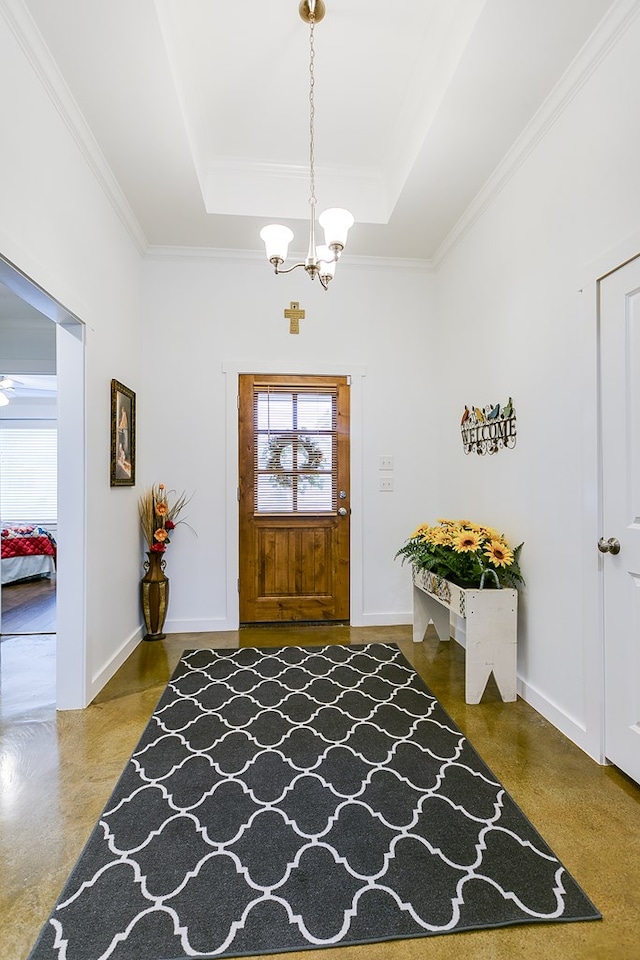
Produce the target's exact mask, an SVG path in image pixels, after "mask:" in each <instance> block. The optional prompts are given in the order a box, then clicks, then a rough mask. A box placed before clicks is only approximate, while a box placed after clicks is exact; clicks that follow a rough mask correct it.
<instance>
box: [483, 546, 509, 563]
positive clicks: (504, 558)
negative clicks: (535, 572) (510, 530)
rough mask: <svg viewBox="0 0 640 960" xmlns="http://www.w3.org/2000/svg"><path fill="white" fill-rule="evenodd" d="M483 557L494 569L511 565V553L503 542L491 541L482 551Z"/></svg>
mask: <svg viewBox="0 0 640 960" xmlns="http://www.w3.org/2000/svg"><path fill="white" fill-rule="evenodd" d="M484 555H485V557H488V558H489V560H491V562H492V563H493V564H494V566H496V567H510V566H511V564H512V563H513V551H512V550H510V549H509V547H508V546H507V544H506V543H505V542H504V540H492V541H491V543H490V544H489V545H488V546H487V548H486V550H485V551H484Z"/></svg>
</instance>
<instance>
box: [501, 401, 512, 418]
mask: <svg viewBox="0 0 640 960" xmlns="http://www.w3.org/2000/svg"><path fill="white" fill-rule="evenodd" d="M502 416H503V417H504V418H505V419H506V418H507V417H512V416H513V400H512V399H511V397H509V402H508V403H507V404H506V406H505V407H503V410H502Z"/></svg>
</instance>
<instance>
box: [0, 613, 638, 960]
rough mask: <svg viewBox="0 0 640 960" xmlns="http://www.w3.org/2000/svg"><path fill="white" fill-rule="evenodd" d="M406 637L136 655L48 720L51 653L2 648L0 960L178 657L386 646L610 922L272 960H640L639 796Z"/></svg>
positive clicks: (327, 629) (351, 633)
mask: <svg viewBox="0 0 640 960" xmlns="http://www.w3.org/2000/svg"><path fill="white" fill-rule="evenodd" d="M410 637H411V628H410V627H408V626H401V627H368V628H355V627H346V626H335V627H331V626H322V627H319V626H307V627H304V626H300V627H288V626H281V627H259V628H245V629H242V630H240V631H238V632H231V633H215V634H213V633H210V634H174V635H170V636H168V637H167V639H166V640H164V641H156V642H153V643H141V644H140V645H139V646H138V647H137V649H136V650H135V651H134V653H133V654H132V655H131V656H130V658H129V659H128V661H127V662H126V663H125V664H124V665H123V666H122V667H121V669H120V670H119V671H118V673H117V674H116V676H115V677H114V678H113V679H112V680H111V682H110V683H109V684H108V685H107V686H106V687H105V689H104V690H103V691H102V692H101V694H100V695H99V696H98V697H97V698H96V700H95V702H94V703H93V704H92V705H91V706H90V707H88V708H87V709H86V710H83V711H70V712H64V713H58V714H57V713H56V711H55V706H54V704H55V691H54V676H55V638H53V637H44V636H26V637H8V638H5V639H3V641H2V643H1V644H0V679H1V700H0V704H1V705H0V737H1V740H2V744H3V746H2V751H1V752H0V850H1V856H0V960H25V958H26V957H27V956H28V954H29V950H30V948H31V946H32V945H33V943H34V941H35V939H36V937H37V935H38V933H39V931H40V928H41V926H42V924H43V923H44V922H45V921H46V919H47V917H48V915H49V912H50V910H51V908H52V907H53V904H54V902H55V900H56V898H57V896H58V894H59V892H60V890H61V888H62V885H63V883H64V881H65V879H66V877H67V875H68V873H69V872H70V870H71V868H72V867H73V864H74V862H75V860H76V858H77V857H78V855H79V854H80V852H81V849H82V847H83V845H84V843H85V841H86V839H87V837H88V835H89V832H90V830H91V829H92V827H93V826H94V824H95V822H96V820H97V819H98V817H99V815H100V812H101V810H102V808H103V807H104V805H105V804H106V802H107V800H108V798H109V795H110V794H111V791H112V789H113V787H114V785H115V782H116V780H117V778H118V776H119V774H120V772H121V771H122V768H123V766H124V764H125V763H126V761H127V759H128V758H129V756H130V754H131V753H132V751H133V750H134V748H135V745H136V743H137V740H138V738H139V736H140V734H141V732H142V730H143V728H144V726H145V724H146V723H147V721H148V719H149V717H150V715H151V713H152V711H153V709H154V707H155V705H156V703H157V701H158V699H159V697H160V695H161V693H162V690H163V688H164V686H165V684H166V682H167V680H168V678H169V676H170V674H171V672H172V670H173V668H174V666H175V664H176V663H177V661H178V659H179V657H180V655H181V653H182V651H183V650H184V649H193V648H195V647H225V648H234V647H237V646H239V645H240V646H280V645H283V644H298V645H303V646H308V645H322V644H326V643H345V644H348V643H366V642H371V641H390V642H396V643H398V644H399V646H400V647H401V649H402V651H403V652H404V653H405V655H406V656H407V657H408V659H409V660H410V661H411V662H412V663H413V664H414V666H415V667H416V669H417V670H418V672H419V673H420V674H421V675H422V677H423V678H424V679H425V681H426V682H427V684H428V685H429V686H430V687H431V689H432V690H433V692H434V693H435V694H436V696H438V698H439V699H440V701H441V703H442V704H443V706H444V707H445V709H446V710H448V712H449V713H450V714H451V715H452V717H453V719H454V720H455V721H456V722H457V723H458V725H459V726H460V727H461V728H462V730H463V732H464V733H465V734H466V735H467V736H468V737H469V739H470V740H471V742H472V744H473V745H474V746H475V747H476V749H477V750H478V751H479V753H480V754H481V756H482V757H483V759H484V760H485V761H486V762H487V763H488V764H489V766H490V767H491V768H492V769H493V772H494V773H495V775H496V776H497V777H498V778H499V779H500V780H501V781H502V783H503V784H504V786H505V787H506V788H507V790H508V791H509V792H510V793H511V795H512V796H513V798H514V799H515V800H516V802H517V803H518V804H519V805H520V807H521V808H522V809H523V810H524V812H525V813H526V814H527V815H528V817H529V818H530V819H531V820H532V821H533V823H534V825H535V826H536V827H537V828H538V830H539V831H540V833H541V834H542V835H543V837H544V839H545V840H546V841H547V842H548V843H549V844H550V846H551V847H552V848H553V850H554V852H555V853H556V855H557V856H558V857H559V858H560V859H561V861H562V862H563V863H564V865H565V866H566V867H567V869H568V870H569V871H570V872H571V873H572V874H573V876H574V877H575V879H576V880H577V881H578V883H579V884H580V885H581V886H582V887H583V889H584V890H585V892H586V893H587V894H588V896H589V897H590V898H591V899H592V900H593V901H594V903H595V905H596V906H597V907H598V909H599V910H600V911H601V912H602V914H603V916H604V919H603V920H602V921H595V922H589V923H570V924H555V925H554V924H548V925H532V926H523V927H508V928H504V929H498V930H487V931H477V932H473V933H459V934H453V935H448V936H446V935H445V936H437V937H431V938H428V939H424V938H421V939H419V940H401V941H393V942H388V943H382V944H369V945H366V946H362V947H343V948H336V949H334V950H319V951H305V952H304V954H291V953H288V954H285V955H282V958H281V960H311V958H312V957H313V956H316V957H317V960H418V958H420V960H423V958H425V957H428V958H429V960H446V958H455V960H513V958H518V957H521V958H525V957H526V958H530V960H537V958H549V960H640V882H639V877H640V787H638V786H637V785H636V784H634V783H632V782H631V781H629V780H628V779H627V778H626V777H624V776H623V775H622V774H621V773H620V772H619V771H617V770H616V769H615V768H613V767H601V766H599V765H598V764H596V763H594V762H593V761H592V760H590V759H589V758H588V757H587V756H585V754H584V753H582V751H581V750H579V749H578V747H576V746H574V745H573V744H572V743H571V742H569V741H568V740H567V739H566V738H565V737H563V736H562V734H560V733H559V732H558V731H557V730H556V729H555V728H554V727H552V726H551V725H550V724H549V723H547V722H546V721H545V720H543V719H542V717H541V716H540V715H539V714H538V713H536V712H535V711H534V710H533V709H532V708H531V707H529V706H528V705H527V704H526V703H524V701H522V700H518V701H517V703H502V701H501V700H500V697H499V695H498V693H497V690H496V688H495V686H493V684H492V683H491V684H490V686H489V687H488V688H487V691H486V692H485V696H484V698H483V701H482V703H480V704H477V705H474V706H471V705H467V704H465V702H464V651H463V650H461V648H460V647H458V646H457V645H456V644H455V643H450V644H449V643H439V642H438V640H437V638H436V637H435V635H434V636H431V634H430V633H429V634H428V635H427V639H426V640H425V641H423V642H422V643H420V644H413V643H412V642H411V639H410Z"/></svg>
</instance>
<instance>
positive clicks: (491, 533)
mask: <svg viewBox="0 0 640 960" xmlns="http://www.w3.org/2000/svg"><path fill="white" fill-rule="evenodd" d="M480 532H481V533H482V534H484V536H485V537H486V538H487V540H500V541H501V542H503V541H502V536H501V534H499V533H498V531H497V530H494V529H493V527H480Z"/></svg>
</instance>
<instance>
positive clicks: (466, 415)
mask: <svg viewBox="0 0 640 960" xmlns="http://www.w3.org/2000/svg"><path fill="white" fill-rule="evenodd" d="M469 415H470V410H469V407H467V406H465V408H464V413H463V414H462V420H461V421H460V426H462V425H463V424H464V423H466V422H467V420H468V419H469Z"/></svg>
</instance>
